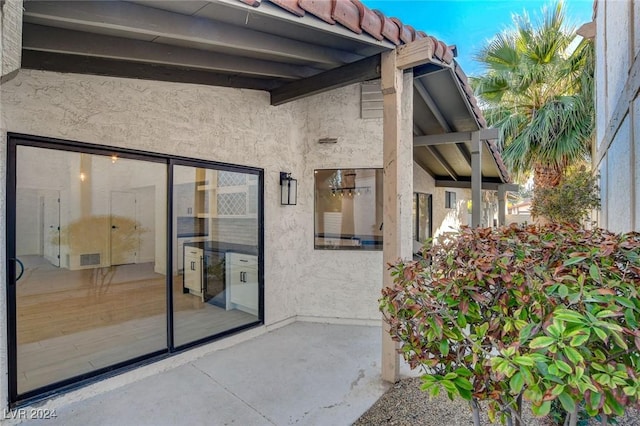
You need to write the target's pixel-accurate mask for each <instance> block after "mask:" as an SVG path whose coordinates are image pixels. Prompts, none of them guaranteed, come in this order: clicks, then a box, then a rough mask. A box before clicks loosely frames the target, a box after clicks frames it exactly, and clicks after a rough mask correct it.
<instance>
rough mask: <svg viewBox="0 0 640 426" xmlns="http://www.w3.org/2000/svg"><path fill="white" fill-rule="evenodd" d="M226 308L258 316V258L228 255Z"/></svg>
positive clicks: (246, 255) (238, 254) (231, 253)
mask: <svg viewBox="0 0 640 426" xmlns="http://www.w3.org/2000/svg"><path fill="white" fill-rule="evenodd" d="M226 271H227V280H226V306H227V310H231V309H238V310H241V311H244V312H247V313H250V314H252V315H256V316H257V315H258V257H257V256H254V255H250V254H242V253H234V252H227V254H226Z"/></svg>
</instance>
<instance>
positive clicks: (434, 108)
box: [413, 79, 471, 167]
mask: <svg viewBox="0 0 640 426" xmlns="http://www.w3.org/2000/svg"><path fill="white" fill-rule="evenodd" d="M413 86H414V87H415V88H416V90H417V92H418V94H419V95H420V97H421V98H422V100H423V101H424V103H425V104H426V105H427V108H429V110H430V111H431V113H432V114H433V116H434V117H435V119H436V121H437V122H438V124H439V125H440V127H442V129H443V130H444V131H445V132H447V133H450V132H451V126H450V125H449V122H448V121H447V119H446V118H445V117H444V115H443V114H442V111H440V108H439V107H438V105H437V104H436V102H435V101H434V100H433V97H432V96H431V95H430V94H429V92H428V91H427V89H426V87H424V84H422V82H421V81H420V80H419V79H415V80H414V82H413ZM422 135H423V133H420V134H417V135H416V136H422ZM456 147H457V148H458V151H460V154H462V156H463V157H464V159H465V161H466V162H467V164H468V165H469V167H471V154H469V151H468V150H467V147H466V146H465V145H464V143H457V144H456Z"/></svg>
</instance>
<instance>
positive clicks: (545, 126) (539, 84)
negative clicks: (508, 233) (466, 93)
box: [472, 3, 595, 187]
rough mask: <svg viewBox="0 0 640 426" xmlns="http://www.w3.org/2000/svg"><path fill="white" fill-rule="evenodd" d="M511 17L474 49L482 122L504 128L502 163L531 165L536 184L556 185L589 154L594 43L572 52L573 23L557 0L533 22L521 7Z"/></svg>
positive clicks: (521, 169) (520, 168) (517, 168)
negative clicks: (503, 27) (505, 25)
mask: <svg viewBox="0 0 640 426" xmlns="http://www.w3.org/2000/svg"><path fill="white" fill-rule="evenodd" d="M514 25H515V28H512V29H510V30H507V31H505V32H503V33H501V34H499V35H497V36H496V37H495V38H494V39H493V40H492V41H491V42H490V43H489V44H488V45H487V46H486V47H484V48H483V49H482V50H481V51H480V52H479V53H478V54H477V55H476V58H475V59H476V60H477V61H479V62H481V63H482V64H483V65H484V67H485V72H484V74H483V75H481V76H479V77H476V78H473V79H472V84H473V85H474V89H475V92H476V95H477V96H478V98H479V99H480V100H481V103H482V104H483V105H484V108H483V112H484V114H485V117H486V119H487V122H488V123H489V124H490V125H491V126H493V127H497V128H500V129H501V130H502V138H501V141H500V147H501V149H502V156H503V159H504V160H505V163H506V164H507V166H508V167H509V168H510V169H511V171H512V172H513V173H514V174H515V175H516V176H521V177H523V176H526V175H528V174H530V172H532V171H533V173H534V185H535V187H554V186H556V185H558V184H559V183H560V181H561V179H562V175H563V172H564V170H565V169H566V167H567V166H568V165H570V164H573V163H575V162H579V161H585V160H587V159H588V158H589V156H590V147H591V140H592V138H593V132H594V121H595V118H594V101H593V70H594V54H593V43H592V42H591V41H590V40H582V42H580V44H579V45H578V46H577V47H576V48H575V50H573V52H570V47H572V41H573V39H574V37H575V30H574V29H573V28H569V27H567V26H566V25H565V24H564V8H563V5H562V3H558V4H556V5H555V6H554V7H552V8H549V9H543V19H542V21H541V22H540V23H538V24H537V26H534V25H532V23H531V21H530V20H529V17H528V16H527V15H526V14H524V15H516V16H515V17H514Z"/></svg>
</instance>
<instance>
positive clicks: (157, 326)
mask: <svg viewBox="0 0 640 426" xmlns="http://www.w3.org/2000/svg"><path fill="white" fill-rule="evenodd" d="M15 167H16V188H15V191H16V205H15V218H16V224H15V231H16V232H15V255H16V258H17V259H18V260H19V261H20V262H21V263H22V264H23V265H24V273H23V274H22V276H21V277H20V278H19V280H18V281H17V282H15V309H16V318H15V322H16V366H17V372H16V374H17V383H16V390H15V391H16V392H17V394H19V395H24V394H28V393H29V392H31V391H33V390H35V389H39V388H43V387H47V386H50V385H52V384H56V383H60V382H64V381H66V380H69V379H72V378H76V377H81V376H82V375H84V374H87V373H91V372H94V371H98V370H101V369H105V368H108V367H110V366H114V365H117V364H118V363H121V362H124V361H128V360H131V359H135V358H136V357H140V356H144V355H148V354H151V353H154V352H158V351H161V350H166V347H167V336H166V324H167V322H166V261H165V259H166V254H165V244H166V243H165V238H164V236H165V235H166V232H165V229H166V205H167V201H166V193H167V189H166V179H167V178H166V173H167V165H166V162H165V163H154V162H148V161H140V160H133V159H127V158H118V157H117V156H113V157H110V156H104V155H93V154H84V153H78V152H69V151H59V150H54V149H45V148H39V147H32V146H22V145H18V146H17V147H16V165H15Z"/></svg>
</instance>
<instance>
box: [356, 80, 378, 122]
mask: <svg viewBox="0 0 640 426" xmlns="http://www.w3.org/2000/svg"><path fill="white" fill-rule="evenodd" d="M360 90H361V91H360V117H361V118H382V103H383V102H382V89H381V88H380V80H374V81H365V82H363V83H361V84H360Z"/></svg>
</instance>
